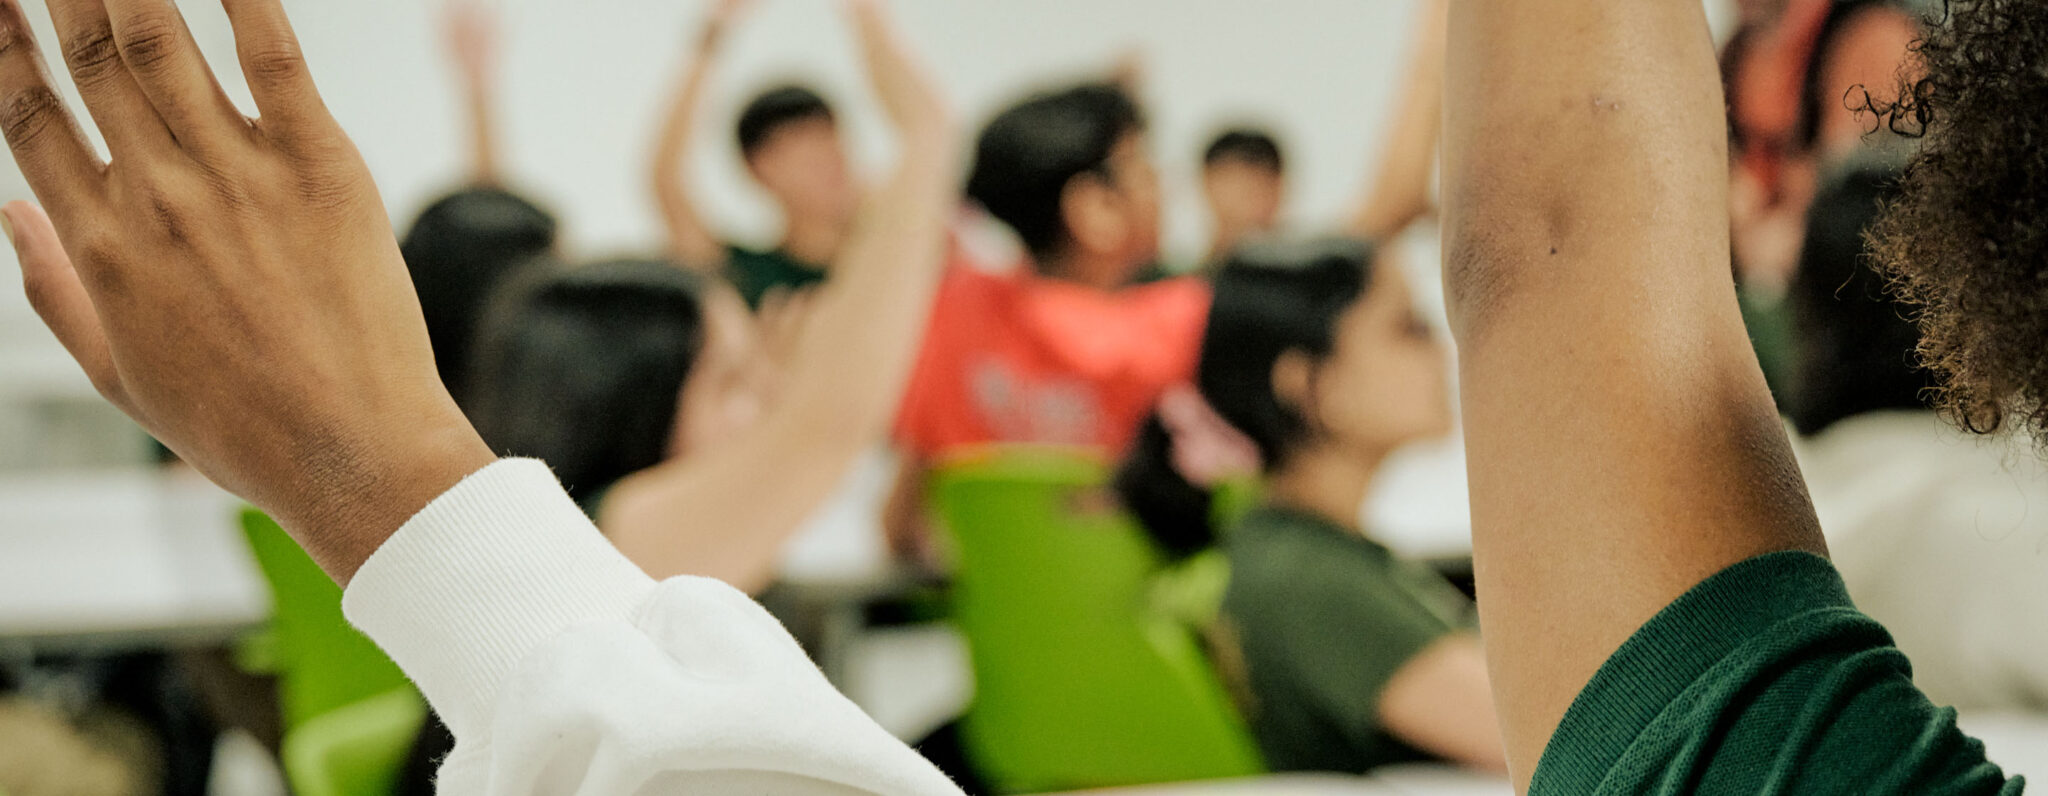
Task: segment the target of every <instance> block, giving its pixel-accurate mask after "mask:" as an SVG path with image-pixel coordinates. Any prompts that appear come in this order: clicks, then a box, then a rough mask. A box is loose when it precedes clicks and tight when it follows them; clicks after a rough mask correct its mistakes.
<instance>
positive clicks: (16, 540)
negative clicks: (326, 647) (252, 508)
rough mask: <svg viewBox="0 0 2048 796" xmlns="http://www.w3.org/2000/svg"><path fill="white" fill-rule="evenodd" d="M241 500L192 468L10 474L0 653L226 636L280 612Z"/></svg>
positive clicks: (116, 647)
mask: <svg viewBox="0 0 2048 796" xmlns="http://www.w3.org/2000/svg"><path fill="white" fill-rule="evenodd" d="M237 505H239V504H238V502H237V501H236V500H235V498H234V497H233V496H231V495H229V494H227V493H226V492H224V491H221V490H220V489H219V488H218V487H215V486H213V485H212V484H210V483H208V482H207V481H206V480H205V479H204V478H201V477H200V476H198V475H197V474H195V473H192V472H190V471H189V470H186V471H163V470H156V469H147V470H120V471H107V472H83V473H64V474H49V475H40V474H38V475H26V476H20V475H17V476H10V477H8V478H5V479H0V646H5V647H10V648H14V649H16V650H23V649H25V650H26V651H28V652H30V653H41V652H58V651H63V652H118V651H124V650H131V649H138V648H148V647H165V646H181V645H200V644H211V643H218V642H222V641H226V640H228V639H230V638H232V637H233V636H234V635H235V634H237V633H240V632H242V631H244V630H246V629H248V628H250V627H252V626H254V625H256V624H259V623H261V622H262V621H264V620H265V619H266V618H268V616H269V615H270V594H269V589H268V588H267V587H266V586H265V584H264V583H263V580H262V576H261V575H260V574H259V573H258V571H257V570H256V566H255V562H254V561H252V560H251V559H250V557H249V553H248V550H247V547H246V545H245V543H244V542H243V541H242V538H241V532H240V530H239V529H238V528H237V527H236V525H235V508H236V506H237Z"/></svg>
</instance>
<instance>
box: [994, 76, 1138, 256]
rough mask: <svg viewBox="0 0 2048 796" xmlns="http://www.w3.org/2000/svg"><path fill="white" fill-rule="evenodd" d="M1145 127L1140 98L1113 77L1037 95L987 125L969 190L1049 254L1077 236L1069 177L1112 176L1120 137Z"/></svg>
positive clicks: (1036, 249) (1033, 248) (1028, 243)
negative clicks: (1071, 229)
mask: <svg viewBox="0 0 2048 796" xmlns="http://www.w3.org/2000/svg"><path fill="white" fill-rule="evenodd" d="M1144 126H1145V120H1144V116H1143V115H1142V114H1141V113H1139V111H1138V105H1137V103H1136V102H1134V101H1132V100H1131V97H1130V95H1129V94H1127V93H1125V91H1124V90H1123V88H1122V87H1120V86H1117V85H1115V84H1113V83H1085V84H1081V85H1077V86H1070V87H1067V88H1062V89H1058V90H1054V91H1048V92H1044V93H1041V94H1037V95H1034V96H1032V97H1031V98H1029V99H1026V100H1024V101H1023V102H1019V103H1017V104H1016V105H1012V106H1010V108H1009V109H1007V110H1004V111H1003V112H1002V113H999V114H997V115H996V117H995V119H993V120H991V121H990V122H989V123H988V126H987V127H984V128H982V131H981V137H980V138H979V140H977V141H976V142H975V148H974V167H973V169H972V170H971V172H970V173H969V175H968V178H967V196H968V198H971V199H973V200H974V201H976V202H978V203H980V204H981V206H982V207H983V208H984V209H986V210H988V212H989V215H991V216H994V217H995V218H996V219H997V220H999V221H1002V222H1003V223H1004V224H1007V225H1009V227H1010V229H1012V230H1014V231H1015V232H1016V233H1017V237H1018V238H1019V239H1021V240H1022V241H1023V242H1024V248H1026V249H1028V250H1029V251H1030V252H1031V254H1032V255H1033V256H1035V257H1037V258H1039V259H1041V260H1043V259H1045V258H1046V257H1048V256H1049V255H1054V254H1057V253H1059V251H1060V249H1062V248H1063V247H1065V246H1066V245H1067V243H1068V242H1069V240H1070V236H1069V235H1068V233H1067V225H1066V219H1065V218H1064V217H1063V216H1062V215H1061V213H1060V197H1061V196H1062V195H1063V194H1064V193H1065V192H1066V189H1067V184H1068V183H1069V182H1070V181H1072V180H1073V179H1074V178H1075V177H1078V176H1081V175H1083V174H1090V173H1093V174H1098V175H1103V176H1107V173H1108V164H1109V156H1110V152H1111V151H1113V150H1114V149H1115V148H1116V144H1117V142H1118V141H1121V140H1123V138H1124V137H1125V136H1127V135H1129V134H1131V133H1133V132H1136V131H1139V130H1142V129H1144Z"/></svg>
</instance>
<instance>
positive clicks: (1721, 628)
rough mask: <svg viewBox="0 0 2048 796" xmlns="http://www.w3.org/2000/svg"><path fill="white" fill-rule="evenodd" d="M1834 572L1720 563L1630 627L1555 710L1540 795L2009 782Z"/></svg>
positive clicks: (1955, 788) (1873, 789)
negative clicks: (1933, 698) (1929, 694)
mask: <svg viewBox="0 0 2048 796" xmlns="http://www.w3.org/2000/svg"><path fill="white" fill-rule="evenodd" d="M2021 788H2022V784H2021V781H2020V780H2019V779H2018V778H2015V779H2013V780H2011V781H2007V780H2006V778H2005V776H2004V775H2003V774H2002V773H2001V772H2000V771H1999V769H1998V767H1997V766H1995V765H1993V764H1991V763H1990V762H1987V761H1986V760H1985V758H1984V747H1983V745H1982V744H1980V743H1978V742H1977V741H1976V740H1974V739H1972V738H1970V737H1969V736H1966V735H1964V734H1963V733H1962V731H1961V730H1958V729H1956V724H1955V710H1954V709H1952V708H1937V707H1935V706H1934V705H1933V704H1932V703H1930V702H1928V701H1927V698H1926V697H1925V696H1922V695H1921V693H1920V692H1919V690H1917V689H1915V688H1914V687H1913V682H1912V676H1911V668H1910V667H1909V666H1908V665H1907V663H1906V658H1905V656H1904V655H1902V654H1900V653H1899V651H1898V649H1897V648H1895V647H1893V646H1892V640H1891V637H1890V636H1889V635H1887V634H1886V633H1885V631H1884V628H1883V627H1880V626H1879V625H1878V623H1877V622H1876V621H1875V620H1872V619H1871V618H1869V617H1867V616H1864V615H1863V614H1862V613H1859V612H1858V611H1857V610H1856V608H1855V606H1854V605H1851V604H1850V602H1849V594H1848V592H1847V591H1845V590H1844V589H1843V587H1842V579H1841V576H1840V575H1838V574H1836V573H1835V569H1834V566H1833V565H1831V564H1829V563H1828V562H1827V560H1826V559H1823V558H1820V557H1819V556H1815V555H1812V554H1808V553H1772V554H1769V555H1764V556H1758V557H1756V558H1752V559H1750V560H1748V561H1744V562H1742V563H1740V564H1736V565H1734V566H1732V567H1729V568H1728V569H1726V570H1723V571H1722V572H1721V573H1720V574H1717V575H1715V576H1713V577H1711V578H1708V579H1707V580H1706V581H1705V582H1703V583H1701V584H1700V585H1698V586H1696V587H1694V588H1693V589H1692V591H1690V592H1687V593H1686V594H1685V596H1683V597H1680V598H1678V600H1676V601H1675V602H1673V603H1672V604H1671V605H1669V606H1666V607H1665V608H1664V610H1663V611H1662V612H1660V613H1658V614H1657V616H1656V617H1655V618H1653V619H1651V620H1650V621H1649V622H1648V623H1646V624H1644V625H1643V627H1642V628H1641V629H1639V630H1637V631H1636V633H1635V635H1634V636H1633V637H1631V638H1630V639H1629V640H1628V642H1627V643H1624V644H1623V645H1622V646H1621V649H1619V650H1617V651H1615V653H1614V656H1613V657H1611V658H1609V659H1608V660H1607V663H1606V664H1604V665H1602V666H1601V667H1600V671H1599V672H1598V673H1596V674H1594V675H1593V679H1592V681H1591V682H1589V683H1587V684H1586V688H1585V690H1584V691H1582V692H1580V693H1579V696H1578V699H1577V700H1575V701H1574V702H1573V703H1572V706H1571V709H1570V710H1569V711H1567V712H1566V713H1565V717H1564V720H1563V721H1562V722H1560V723H1559V724H1558V727H1557V732H1556V733H1555V734H1554V735H1552V737H1551V739H1550V746H1549V747H1548V748H1547V749H1545V750H1544V752H1543V760H1542V762H1540V763H1539V764H1538V765H1537V766H1536V774H1535V779H1534V781H1533V782H1532V783H1531V784H1530V787H1529V793H1530V794H1531V796H1541V794H1561V795H1562V794H1569V795H1570V796H1594V795H1595V794H1630V795H1631V796H1633V795H1634V794H1679V793H1685V794H1694V793H1702V794H1717V793H1725V794H1742V796H1752V794H1795V793H1796V794H1832V793H1840V794H2018V793H2019V792H2020V791H2021Z"/></svg>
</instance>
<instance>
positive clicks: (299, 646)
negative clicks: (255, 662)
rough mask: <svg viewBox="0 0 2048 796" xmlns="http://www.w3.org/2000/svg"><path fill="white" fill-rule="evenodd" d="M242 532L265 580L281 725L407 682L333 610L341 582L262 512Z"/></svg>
mask: <svg viewBox="0 0 2048 796" xmlns="http://www.w3.org/2000/svg"><path fill="white" fill-rule="evenodd" d="M242 532H243V534H244V535H246V536H247V537H248V539H249V549H250V550H251V551H252V552H254V553H255V556H256V565H257V566H258V567H260V568H262V570H263V577H264V579H265V580H267V581H269V582H270V595H271V602H272V605H273V606H274V608H273V613H272V619H271V632H272V633H273V634H274V635H275V638H276V649H275V652H276V655H277V668H278V692H279V693H278V697H279V701H280V702H281V703H282V706H283V710H284V726H285V729H286V730H287V731H289V730H291V729H292V728H294V727H297V726H299V725H301V724H303V723H305V722H306V721H307V720H309V719H312V718H313V717H315V716H318V715H320V714H323V713H326V712H328V711H330V710H334V709H335V708H339V707H341V706H343V705H347V704H350V703H353V702H357V701H359V700H362V699H365V698H368V697H371V696H375V695H377V694H382V693H384V692H386V691H390V690H392V689H394V688H397V687H400V686H406V685H408V681H407V680H406V678H405V674H404V673H403V672H400V671H399V670H398V665H397V664H394V663H392V662H391V659H390V658H388V657H385V655H384V652H383V650H380V649H378V648H377V645H376V644H375V643H374V642H372V641H370V639H369V637H367V636H364V635H363V634H362V633H361V632H358V631H357V630H356V629H355V628H354V627H351V626H349V623H348V620H347V619H344V618H342V615H341V588H340V587H339V586H336V585H334V581H333V580H331V579H329V578H328V577H327V573H326V572H323V571H321V569H320V566H319V565H318V564H315V563H313V559H312V558H311V557H308V556H307V555H306V553H305V551H304V550H301V549H299V545H298V543H297V542H294V541H292V539H291V537H290V536H287V535H285V532H284V529H283V528H280V527H278V525H277V523H276V522H273V521H272V520H271V519H270V518H269V517H268V516H265V515H264V514H263V512H260V511H257V510H256V509H253V508H251V509H243V510H242Z"/></svg>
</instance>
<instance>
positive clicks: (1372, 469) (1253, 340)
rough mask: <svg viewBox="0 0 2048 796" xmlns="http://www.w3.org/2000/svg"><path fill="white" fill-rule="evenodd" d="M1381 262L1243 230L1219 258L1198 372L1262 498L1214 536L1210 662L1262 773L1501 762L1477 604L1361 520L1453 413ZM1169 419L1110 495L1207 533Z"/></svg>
mask: <svg viewBox="0 0 2048 796" xmlns="http://www.w3.org/2000/svg"><path fill="white" fill-rule="evenodd" d="M1382 260H1383V258H1377V257H1375V256H1374V254H1373V252H1372V250H1371V248H1370V247H1368V246H1367V245H1365V244H1363V243H1359V242H1356V241H1351V240H1347V239H1332V240H1326V241H1321V242H1317V243H1313V244H1280V243H1270V242H1269V243H1252V244H1247V245H1246V246H1244V247H1242V248H1240V249H1239V250H1238V252H1237V253H1236V254H1234V255H1233V256H1232V257H1231V259H1230V260H1228V261H1227V262H1226V263H1225V264H1224V265H1223V266H1222V268H1221V269H1219V270H1218V271H1217V273H1216V277H1215V286H1216V287H1215V289H1216V300H1215V304H1214V306H1213V307H1212V308H1211V310H1210V312H1209V324H1208V329H1207V332H1206V333H1205V335H1204V338H1203V339H1204V340H1205V341H1206V342H1205V343H1204V345H1203V347H1202V358H1201V364H1200V365H1199V366H1198V367H1197V369H1196V383H1197V384H1198V385H1199V390H1200V393H1201V396H1202V397H1203V398H1204V399H1206V400H1207V401H1208V403H1209V404H1210V405H1211V406H1213V407H1214V408H1215V411H1216V413H1217V414H1218V415H1219V416H1220V417H1221V418H1222V419H1223V420H1224V421H1227V422H1228V423H1229V424H1230V425H1231V426H1233V427H1235V428H1236V429H1238V430H1240V431H1242V432H1243V433H1244V434H1245V435H1247V436H1248V437H1249V438H1250V440H1251V441H1252V442H1253V444H1255V445H1256V447H1257V449H1258V452H1259V459H1260V461H1261V462H1263V469H1264V475H1265V493H1266V500H1265V503H1264V505H1262V506H1260V507H1258V508H1256V509H1254V510H1253V511H1252V512H1251V513H1250V514H1249V515H1248V516H1245V517H1244V518H1243V519H1242V520H1240V521H1238V522H1237V523H1236V525H1235V527H1234V528H1233V529H1231V530H1230V531H1229V532H1228V533H1226V534H1225V535H1224V536H1223V541H1222V546H1223V549H1224V550H1225V551H1227V557H1228V560H1229V562H1230V581H1229V586H1228V588H1227V590H1226V591H1225V594H1224V598H1223V604H1222V615H1221V617H1220V621H1219V627H1220V629H1221V630H1222V632H1221V633H1220V634H1218V635H1219V636H1220V637H1221V638H1222V639H1224V641H1223V643H1224V644H1225V645H1226V648H1225V649H1222V650H1219V651H1218V654H1219V660H1221V661H1227V662H1231V663H1232V664H1233V665H1230V666H1223V667H1220V668H1222V669H1223V670H1224V671H1225V672H1226V674H1231V673H1233V672H1232V670H1233V669H1237V668H1241V669H1242V670H1243V671H1242V672H1241V673H1240V677H1241V679H1242V680H1243V682H1241V683H1239V684H1238V685H1240V686H1242V687H1241V688H1239V689H1238V690H1239V692H1240V693H1242V695H1243V697H1244V702H1245V704H1244V705H1243V707H1244V708H1245V712H1246V715H1247V717H1248V718H1249V719H1250V721H1251V724H1252V729H1253V731H1254V732H1255V733H1256V734H1257V736H1258V739H1259V747H1260V750H1261V752H1263V754H1264V757H1265V760H1266V764H1267V765H1268V766H1270V767H1272V768H1273V769H1274V770H1278V771H1299V770H1314V771H1349V772H1359V771H1365V770H1368V769H1371V768H1373V767H1376V766H1380V765H1384V764H1387V763H1395V762H1402V761H1409V760H1415V759H1421V758H1426V757H1438V758H1446V759H1450V760H1454V761H1457V762H1460V763H1464V764H1466V765H1471V766H1475V767H1481V768H1487V769H1496V770H1497V769H1503V768H1504V767H1505V765H1506V761H1505V759H1504V758H1503V756H1502V753H1501V748H1500V736H1499V732H1498V729H1497V724H1496V721H1495V719H1494V715H1493V707H1492V697H1491V695H1490V693H1489V692H1488V688H1487V682H1486V660H1485V656H1484V653H1483V652H1482V651H1481V648H1480V645H1479V639H1478V637H1477V635H1476V634H1475V633H1474V632H1473V629H1472V622H1471V620H1472V604H1471V601H1470V600H1467V599H1466V598H1465V596H1464V595H1463V594H1461V593H1459V592H1458V591H1457V589H1456V588H1454V587H1453V586H1452V585H1451V584H1450V583H1449V582H1448V581H1446V580H1444V579H1443V577H1442V576H1440V575H1437V574H1436V573H1434V572H1431V571H1430V570H1429V569H1428V568H1426V567H1423V566H1422V565H1420V564H1417V563H1414V562H1410V561H1405V560H1402V559H1400V558H1399V557H1397V556H1395V555H1394V554H1393V553H1392V551H1389V550H1388V549H1387V548H1386V546H1385V545H1382V544H1380V543H1379V542H1378V541H1376V540H1374V539H1373V538H1372V537H1371V536H1370V534H1369V533H1368V531H1367V530H1366V529H1363V528H1361V527H1359V525H1358V514H1359V511H1358V508H1359V506H1360V505H1362V504H1363V503H1364V501H1365V496H1366V493H1367V491H1368V489H1369V488H1370V486H1371V484H1372V479H1373V476H1374V474H1375V473H1377V471H1378V470H1379V467H1380V465H1381V464H1382V463H1383V462H1384V461H1385V459H1386V457H1387V455H1388V454H1390V453H1392V452H1393V451H1394V450H1395V449H1396V448H1399V447H1400V446H1402V445H1404V444H1407V443H1409V442H1413V441H1416V440H1418V439H1422V438H1425V437H1431V436H1437V435H1441V434H1444V433H1447V432H1448V431H1449V430H1450V425H1451V416H1450V412H1451V408H1450V401H1449V396H1448V395H1447V387H1446V376H1447V374H1446V373H1445V369H1446V355H1445V351H1444V349H1443V346H1442V344H1441V343H1440V342H1438V341H1437V340H1436V339H1435V338H1434V336H1433V333H1432V332H1431V331H1430V328H1429V325H1428V323H1427V322H1426V321H1424V320H1423V319H1421V318H1419V317H1417V315H1416V311H1415V308H1414V306H1413V303H1412V301H1411V297H1410V296H1409V292H1408V285H1407V279H1406V277H1405V276H1404V275H1403V274H1402V272H1401V269H1400V268H1398V267H1392V266H1390V264H1388V263H1385V262H1383V261H1382ZM1164 429H1165V427H1164V426H1162V425H1159V424H1158V423H1157V422H1156V421H1155V422H1154V423H1152V424H1148V428H1147V432H1146V434H1144V435H1143V436H1142V437H1141V440H1142V441H1141V442H1140V444H1139V447H1138V449H1137V450H1136V451H1134V453H1133V455H1132V457H1131V459H1130V460H1129V461H1128V462H1127V463H1126V464H1125V466H1124V467H1123V468H1122V470H1120V472H1119V476H1118V480H1117V487H1118V491H1119V492H1120V493H1121V494H1122V495H1123V496H1124V498H1125V501H1126V503H1127V504H1129V505H1130V506H1131V507H1132V509H1133V510H1134V511H1135V512H1136V513H1137V514H1138V516H1139V517H1140V518H1141V519H1142V520H1144V522H1145V524H1146V526H1147V527H1148V528H1150V529H1152V530H1153V531H1154V532H1155V533H1165V534H1167V535H1169V536H1170V537H1179V538H1183V539H1185V538H1188V537H1200V536H1204V535H1207V534H1206V531H1207V529H1208V527H1209V521H1210V514H1211V508H1210V503H1211V500H1210V496H1209V494H1208V493H1207V491H1206V490H1205V489H1203V488H1201V487H1196V486H1194V485H1193V484H1192V483H1191V480H1190V479H1189V478H1188V477H1186V476H1185V475H1184V474H1182V473H1181V472H1180V468H1179V466H1178V465H1177V464H1176V461H1175V451H1174V449H1173V446H1174V443H1175V439H1174V437H1175V436H1177V435H1176V434H1171V433H1167V432H1165V430H1164ZM1173 546H1175V547H1182V548H1185V547H1186V546H1188V545H1185V544H1174V545H1173Z"/></svg>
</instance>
